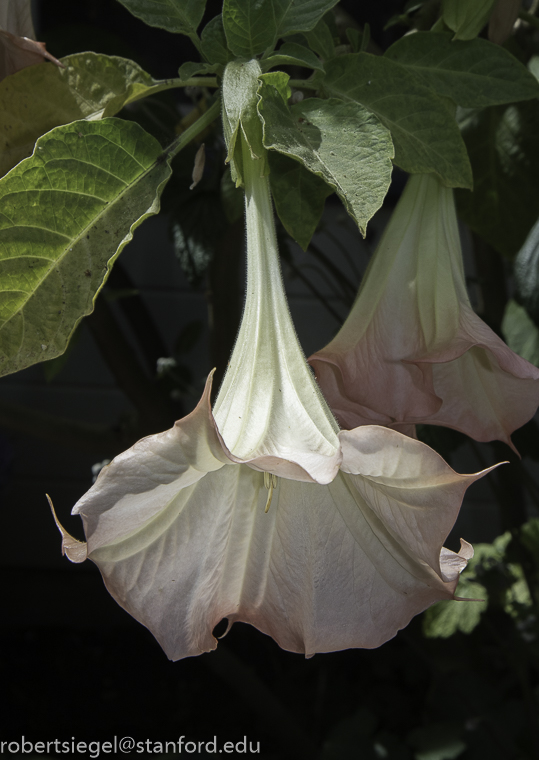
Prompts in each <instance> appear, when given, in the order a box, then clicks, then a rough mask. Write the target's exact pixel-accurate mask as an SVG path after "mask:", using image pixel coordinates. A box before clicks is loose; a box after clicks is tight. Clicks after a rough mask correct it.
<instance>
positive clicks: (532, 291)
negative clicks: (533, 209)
mask: <svg viewBox="0 0 539 760" xmlns="http://www.w3.org/2000/svg"><path fill="white" fill-rule="evenodd" d="M513 271H514V275H515V286H516V292H517V298H518V301H519V303H521V304H522V305H523V306H525V307H526V310H527V312H528V313H529V315H530V316H531V318H532V319H533V320H534V321H535V322H536V323H537V324H538V325H539V221H537V222H536V223H535V224H534V226H533V227H532V229H531V230H530V234H529V235H528V237H527V238H526V241H525V243H524V245H523V246H522V248H521V249H520V251H519V252H518V255H517V257H516V259H515V263H514V267H513ZM534 363H535V362H534Z"/></svg>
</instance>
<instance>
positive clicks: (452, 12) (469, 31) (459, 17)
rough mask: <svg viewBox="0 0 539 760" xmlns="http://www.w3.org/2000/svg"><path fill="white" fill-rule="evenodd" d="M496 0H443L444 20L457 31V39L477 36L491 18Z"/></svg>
mask: <svg viewBox="0 0 539 760" xmlns="http://www.w3.org/2000/svg"><path fill="white" fill-rule="evenodd" d="M495 2H496V0H443V2H442V12H443V20H444V22H445V23H446V24H447V26H448V27H449V28H450V29H452V30H453V31H454V32H455V39H459V40H471V39H473V38H474V37H477V35H478V34H479V32H480V31H481V29H482V28H483V27H484V26H485V24H486V23H487V21H488V20H489V16H490V14H491V12H492V8H493V7H494V3H495Z"/></svg>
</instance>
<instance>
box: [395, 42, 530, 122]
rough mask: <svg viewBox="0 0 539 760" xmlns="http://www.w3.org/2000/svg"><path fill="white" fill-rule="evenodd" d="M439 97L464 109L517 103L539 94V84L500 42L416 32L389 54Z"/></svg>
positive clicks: (396, 44)
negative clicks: (467, 39) (453, 39)
mask: <svg viewBox="0 0 539 760" xmlns="http://www.w3.org/2000/svg"><path fill="white" fill-rule="evenodd" d="M385 57H386V58H390V59H391V60H392V61H396V62H397V63H400V64H401V65H403V66H406V68H408V69H409V70H410V71H412V72H413V73H414V74H415V75H416V76H417V77H418V78H419V79H420V80H421V81H422V83H423V84H424V85H426V86H427V87H431V88H432V89H433V90H435V91H436V93H437V94H438V95H442V96H444V97H448V98H452V100H454V101H455V103H458V105H460V106H463V107H465V108H481V107H483V106H490V105H500V104H502V103H514V102H516V101H518V100H529V99H530V98H536V97H537V96H539V83H538V82H537V80H536V78H535V77H534V76H533V74H531V73H530V72H529V71H528V69H527V68H526V67H525V66H523V65H522V64H521V63H520V62H519V61H517V59H516V58H515V57H514V56H513V55H511V53H509V52H508V51H507V50H504V48H502V47H501V46H500V45H494V44H493V43H492V42H488V41H487V40H483V39H474V40H470V41H467V42H464V41H455V42H452V40H451V34H444V33H441V34H432V33H431V32H417V33H416V34H409V35H407V36H405V37H402V38H401V39H400V40H399V41H398V42H395V43H394V44H393V45H392V46H391V47H390V48H389V49H388V50H387V51H386V53H385Z"/></svg>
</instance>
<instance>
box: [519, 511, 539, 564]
mask: <svg viewBox="0 0 539 760" xmlns="http://www.w3.org/2000/svg"><path fill="white" fill-rule="evenodd" d="M520 540H521V541H522V543H523V544H524V546H525V547H526V549H527V550H528V551H529V552H530V553H531V554H532V555H533V557H534V558H535V561H536V562H537V563H538V565H539V518H537V517H534V518H532V519H531V520H528V522H527V523H524V525H522V526H521V528H520Z"/></svg>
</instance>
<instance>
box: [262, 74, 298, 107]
mask: <svg viewBox="0 0 539 760" xmlns="http://www.w3.org/2000/svg"><path fill="white" fill-rule="evenodd" d="M258 79H259V82H263V83H264V84H267V85H271V86H272V87H275V89H276V90H277V92H278V93H279V95H280V96H281V98H282V99H283V103H285V104H286V103H288V100H289V98H290V96H291V95H292V90H291V89H290V86H289V84H288V82H289V80H290V77H289V76H288V74H285V73H284V71H270V72H269V73H268V74H261V75H260V76H259V77H258Z"/></svg>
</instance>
